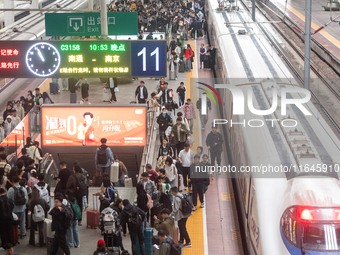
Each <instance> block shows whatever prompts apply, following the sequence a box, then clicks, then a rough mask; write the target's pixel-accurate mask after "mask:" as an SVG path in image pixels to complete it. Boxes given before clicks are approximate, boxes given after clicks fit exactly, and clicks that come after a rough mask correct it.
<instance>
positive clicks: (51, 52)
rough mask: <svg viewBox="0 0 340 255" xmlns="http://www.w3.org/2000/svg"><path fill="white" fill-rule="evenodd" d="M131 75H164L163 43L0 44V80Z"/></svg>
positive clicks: (51, 42)
mask: <svg viewBox="0 0 340 255" xmlns="http://www.w3.org/2000/svg"><path fill="white" fill-rule="evenodd" d="M132 47H134V48H135V49H133V48H132ZM133 62H136V63H137V64H136V63H134V64H133V65H132V64H131V63H133ZM132 69H134V70H132ZM132 74H133V75H134V76H136V74H138V76H166V43H165V41H157V42H151V41H134V42H132V41H130V40H125V41H116V40H110V41H0V77H4V78H6V77H11V78H35V77H56V78H58V77H61V78H63V77H64V78H68V77H103V76H108V77H109V76H113V77H114V76H118V77H121V76H131V75H132Z"/></svg>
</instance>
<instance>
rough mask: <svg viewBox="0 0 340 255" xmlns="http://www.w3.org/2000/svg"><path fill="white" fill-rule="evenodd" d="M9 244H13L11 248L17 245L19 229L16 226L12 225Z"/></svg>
mask: <svg viewBox="0 0 340 255" xmlns="http://www.w3.org/2000/svg"><path fill="white" fill-rule="evenodd" d="M10 232H11V233H10V238H11V240H10V243H11V244H13V246H15V245H17V244H19V227H18V225H12V228H11V231H10Z"/></svg>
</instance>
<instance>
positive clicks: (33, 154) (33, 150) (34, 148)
mask: <svg viewBox="0 0 340 255" xmlns="http://www.w3.org/2000/svg"><path fill="white" fill-rule="evenodd" d="M29 155H30V158H32V159H34V164H35V165H36V166H38V165H39V163H40V161H41V160H42V155H40V149H39V142H38V141H35V142H33V144H32V145H31V146H30V147H29Z"/></svg>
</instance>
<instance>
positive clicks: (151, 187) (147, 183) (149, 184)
mask: <svg viewBox="0 0 340 255" xmlns="http://www.w3.org/2000/svg"><path fill="white" fill-rule="evenodd" d="M141 176H142V180H141V181H140V183H142V184H143V187H144V190H145V191H146V193H147V194H149V195H150V196H151V198H152V199H155V198H156V197H157V193H158V191H157V188H156V185H155V183H154V182H153V181H151V180H150V179H149V174H148V173H147V172H143V173H142V175H141Z"/></svg>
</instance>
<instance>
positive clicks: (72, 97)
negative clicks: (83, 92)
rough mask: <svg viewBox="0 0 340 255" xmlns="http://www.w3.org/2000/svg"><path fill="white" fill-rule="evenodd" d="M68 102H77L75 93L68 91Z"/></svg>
mask: <svg viewBox="0 0 340 255" xmlns="http://www.w3.org/2000/svg"><path fill="white" fill-rule="evenodd" d="M70 103H71V104H76V103H77V93H70Z"/></svg>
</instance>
